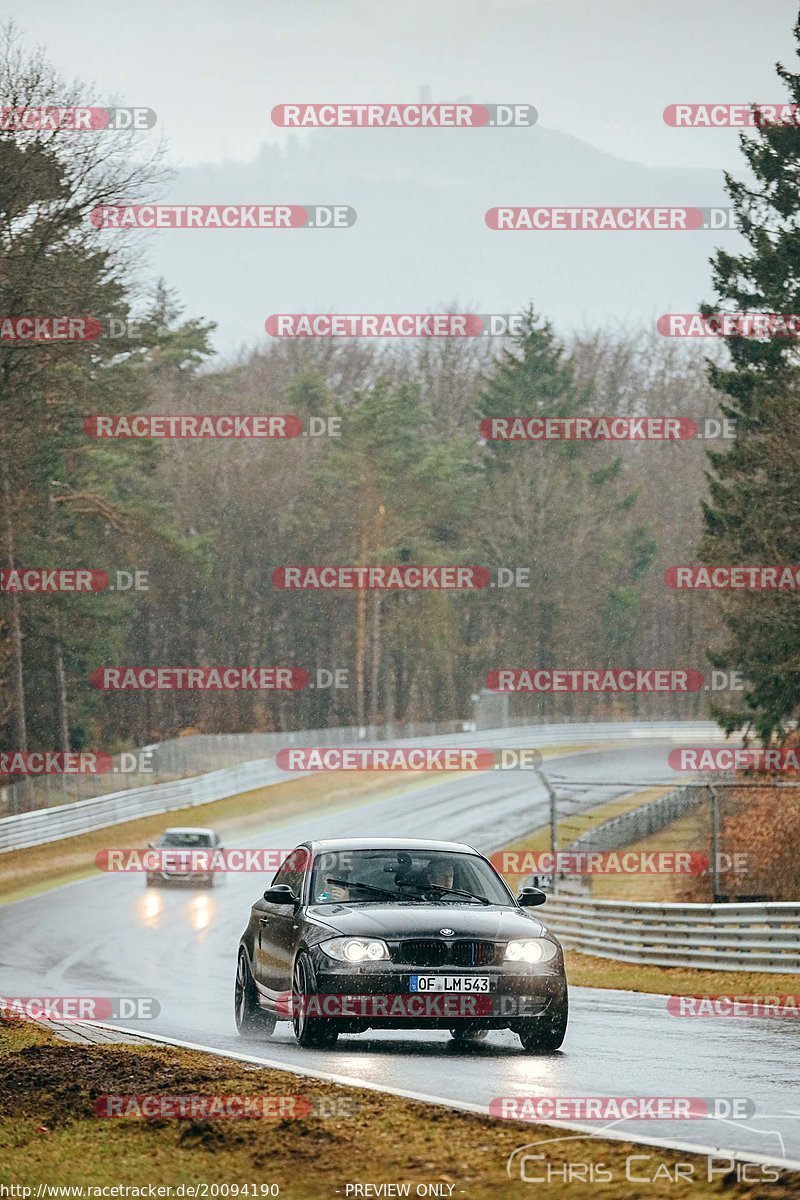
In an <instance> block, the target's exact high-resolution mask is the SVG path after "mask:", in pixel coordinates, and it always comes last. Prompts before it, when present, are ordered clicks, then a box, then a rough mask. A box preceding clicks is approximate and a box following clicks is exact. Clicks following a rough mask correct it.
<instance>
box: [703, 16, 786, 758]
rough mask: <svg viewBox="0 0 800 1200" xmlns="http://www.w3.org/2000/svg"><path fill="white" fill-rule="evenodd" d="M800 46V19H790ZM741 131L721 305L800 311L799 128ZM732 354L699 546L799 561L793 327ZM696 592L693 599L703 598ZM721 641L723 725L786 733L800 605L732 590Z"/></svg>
mask: <svg viewBox="0 0 800 1200" xmlns="http://www.w3.org/2000/svg"><path fill="white" fill-rule="evenodd" d="M794 33H795V39H796V41H797V44H798V53H800V20H799V21H798V23H797V25H796V26H795V30H794ZM777 71H778V75H779V77H780V79H781V80H782V81H783V83H784V84H785V85H786V87H787V88H788V92H789V96H788V100H789V102H791V103H792V104H794V105H797V104H800V74H798V73H796V72H792V71H789V70H788V69H786V68H785V67H782V66H780V65H778V67H777ZM753 112H754V115H755V120H756V128H755V132H753V133H752V134H750V133H747V134H742V136H741V138H740V142H741V148H742V152H743V154H744V157H745V159H746V161H747V164H748V167H749V168H750V178H749V179H748V181H746V182H745V181H742V180H736V179H733V178H732V177H731V176H730V175H726V185H727V190H728V194H729V196H730V199H731V204H732V206H733V209H734V212H735V215H736V223H737V226H738V228H739V229H740V230H741V233H742V235H743V237H744V239H745V241H746V242H747V248H746V249H745V250H744V251H743V252H742V253H741V254H730V253H727V252H725V251H721V250H720V251H718V252H717V254H716V255H715V257H714V258H713V259H712V264H713V280H714V286H715V290H716V293H717V297H718V302H717V304H716V306H713V307H712V306H711V305H703V306H702V308H701V311H702V312H703V313H704V314H706V315H708V314H710V313H711V312H714V311H729V312H765V313H778V314H786V313H798V312H800V188H799V187H798V183H800V128H798V127H797V126H796V125H794V124H787V125H771V124H767V123H763V122H761V123H759V118H758V108H757V106H754V108H753ZM725 341H726V344H727V348H728V351H729V355H730V358H729V362H727V363H726V364H724V365H719V364H711V366H710V368H709V375H710V381H711V383H712V385H713V386H714V387H715V388H716V389H717V390H718V391H719V392H720V393H722V397H723V398H722V401H721V405H720V407H721V411H722V413H723V414H724V416H725V417H727V418H730V419H731V420H733V421H734V422H735V438H734V440H733V441H732V443H731V445H730V447H729V448H728V449H727V450H723V451H719V450H717V451H711V452H709V459H710V470H709V472H708V482H709V499H708V500H707V502H706V503H705V504H704V506H703V516H704V536H703V541H702V543H701V547H700V551H701V555H702V557H703V559H704V561H706V562H708V563H720V564H739V565H753V566H763V565H768V566H771V565H783V564H798V563H800V461H798V455H797V451H796V446H797V434H798V424H800V421H799V420H798V399H800V353H799V352H798V346H797V342H796V341H795V340H794V339H792V338H783V337H773V338H751V337H742V336H730V337H726V339H725ZM699 599H700V598H698V602H699ZM721 605H722V611H723V618H724V622H725V626H726V628H727V637H726V642H725V645H724V646H723V647H722V649H721V650H718V651H715V652H714V653H712V654H711V655H710V657H711V661H712V662H713V664H714V665H715V666H717V667H724V668H729V669H733V670H741V671H743V672H744V673H745V676H746V679H747V681H748V682H747V687H746V689H745V691H744V692H743V693H741V694H740V695H741V699H740V700H739V701H738V702H737V703H736V704H732V705H729V706H720V707H718V708H716V709H715V715H716V716H717V717H718V719H719V720H720V721H721V723H722V725H723V727H724V728H725V729H727V730H728V732H732V731H733V730H736V729H744V730H745V732H746V733H750V732H754V733H755V734H756V735H757V736H758V737H759V738H760V739H761V740H762V741H765V742H766V741H769V740H770V739H771V738H773V737H774V736H775V735H780V733H781V731H782V729H783V728H784V726H785V724H786V722H787V721H789V720H790V719H792V718H795V717H796V716H797V714H798V712H799V711H800V610H798V605H797V598H796V596H794V595H792V594H780V593H766V592H752V593H749V594H742V593H736V594H731V595H729V596H726V597H723V599H722V600H721Z"/></svg>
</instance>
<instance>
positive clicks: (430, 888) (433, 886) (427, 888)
mask: <svg viewBox="0 0 800 1200" xmlns="http://www.w3.org/2000/svg"><path fill="white" fill-rule="evenodd" d="M406 886H407V887H418V888H421V889H422V891H424V892H441V894H442V895H443V896H445V895H446V896H466V897H467V899H469V900H479V901H480V902H481V904H491V903H492V902H491V900H487V898H486V897H485V896H477V895H476V894H475V892H465V891H462V890H461V888H449V887H445V886H444V885H443V884H441V883H413V884H407V885H406Z"/></svg>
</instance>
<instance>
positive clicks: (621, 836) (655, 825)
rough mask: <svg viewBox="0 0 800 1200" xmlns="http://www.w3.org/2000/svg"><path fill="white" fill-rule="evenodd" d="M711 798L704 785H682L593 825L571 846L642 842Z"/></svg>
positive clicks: (603, 846)
mask: <svg viewBox="0 0 800 1200" xmlns="http://www.w3.org/2000/svg"><path fill="white" fill-rule="evenodd" d="M704 798H705V799H707V798H708V791H707V789H706V788H705V787H682V788H676V790H675V791H674V792H667V793H666V795H664V796H658V797H656V799H655V800H649V801H648V802H647V804H642V805H640V807H639V808H632V809H630V811H629V812H625V813H620V814H619V816H617V817H612V818H611V820H610V821H603V822H602V824H600V825H596V826H595V827H594V828H593V829H587V831H586V833H582V834H581V836H580V837H579V838H576V839H575V841H574V842H571V843H570V845H569V847H568V849H569V850H570V851H572V850H620V849H621V848H622V847H623V846H630V845H631V843H632V842H640V841H642V840H643V839H644V838H647V837H650V835H651V834H653V833H659V832H660V831H661V830H662V829H665V828H666V826H667V825H671V824H672V822H673V821H677V820H678V818H679V817H682V816H685V814H686V813H687V812H690V811H691V809H693V808H696V807H697V805H698V804H699V803H700V802H701V801H702V800H703V799H704Z"/></svg>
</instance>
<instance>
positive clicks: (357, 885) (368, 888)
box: [325, 875, 398, 904]
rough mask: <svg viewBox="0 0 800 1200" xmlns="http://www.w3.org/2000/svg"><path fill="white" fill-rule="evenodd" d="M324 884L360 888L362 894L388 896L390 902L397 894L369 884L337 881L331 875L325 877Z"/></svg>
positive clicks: (345, 880) (343, 880) (346, 880)
mask: <svg viewBox="0 0 800 1200" xmlns="http://www.w3.org/2000/svg"><path fill="white" fill-rule="evenodd" d="M325 882H326V883H338V884H339V885H340V886H341V887H346V888H361V890H362V891H363V892H374V893H375V895H377V896H388V897H389V899H390V900H397V899H398V895H397V892H390V891H389V890H388V889H387V888H382V887H374V886H373V884H371V883H355V882H352V881H351V880H349V879H337V878H336V877H335V876H333V875H326V876H325ZM339 903H340V904H341V903H342V901H341V900H340V901H339Z"/></svg>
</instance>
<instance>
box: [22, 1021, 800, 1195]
mask: <svg viewBox="0 0 800 1200" xmlns="http://www.w3.org/2000/svg"><path fill="white" fill-rule="evenodd" d="M445 1053H446V1052H445ZM531 1078H533V1076H531ZM526 1090H527V1089H526ZM153 1094H158V1095H206V1096H208V1095H226V1096H230V1095H233V1094H242V1095H248V1096H251V1095H261V1096H272V1097H278V1096H298V1095H300V1096H303V1097H304V1098H306V1099H307V1100H308V1101H310V1103H311V1105H312V1106H314V1110H313V1111H314V1115H310V1116H303V1117H297V1118H287V1117H283V1118H280V1119H268V1118H265V1119H251V1120H235V1119H218V1120H205V1119H196V1118H195V1119H165V1118H159V1119H156V1120H154V1119H141V1118H132V1119H126V1118H119V1119H112V1120H107V1119H102V1118H99V1117H97V1116H95V1115H94V1104H95V1102H96V1101H97V1099H98V1098H99V1097H100V1096H103V1095H139V1096H141V1095H153ZM343 1112H344V1114H345V1115H342V1113H343ZM323 1113H325V1114H330V1113H336V1114H338V1115H335V1116H331V1115H322V1114H323ZM564 1133H565V1131H564V1130H557V1129H555V1128H553V1127H552V1126H551V1127H548V1126H543V1125H531V1124H528V1123H518V1122H506V1121H503V1122H501V1121H495V1120H491V1119H490V1118H487V1117H481V1116H477V1115H473V1114H470V1113H460V1112H457V1111H455V1110H449V1109H447V1108H443V1107H439V1106H433V1105H426V1104H424V1103H421V1102H418V1101H413V1100H405V1099H403V1098H401V1097H395V1096H390V1095H386V1094H382V1093H379V1092H372V1091H369V1090H366V1089H362V1088H346V1087H342V1086H339V1085H337V1084H331V1083H326V1082H324V1081H322V1080H315V1079H311V1078H308V1077H298V1076H296V1075H292V1074H291V1073H290V1072H286V1071H274V1070H270V1069H266V1068H259V1067H254V1066H249V1065H247V1064H244V1063H237V1062H235V1061H233V1060H229V1059H223V1058H218V1057H215V1056H213V1055H206V1054H200V1053H197V1052H193V1051H185V1050H179V1049H172V1048H165V1047H158V1048H150V1047H129V1046H124V1047H123V1046H117V1045H103V1046H83V1045H80V1046H76V1045H68V1044H65V1043H63V1042H59V1041H57V1040H56V1039H55V1037H54V1036H53V1035H52V1034H51V1033H50V1032H49V1031H48V1030H45V1029H42V1028H41V1027H38V1026H34V1025H31V1024H30V1023H22V1022H14V1021H9V1020H8V1019H5V1020H2V1021H0V1183H2V1184H6V1185H9V1184H16V1185H17V1187H19V1186H26V1187H31V1188H33V1189H34V1193H33V1194H35V1189H36V1187H37V1185H38V1184H56V1185H61V1186H81V1187H84V1188H86V1187H89V1186H93V1187H107V1186H109V1185H111V1186H113V1185H114V1184H122V1185H126V1186H130V1185H133V1186H135V1187H139V1188H144V1189H145V1192H144V1193H143V1194H145V1195H146V1194H147V1193H146V1189H147V1187H148V1185H157V1186H158V1185H168V1186H171V1187H176V1186H177V1185H180V1184H184V1185H195V1186H196V1185H208V1186H209V1187H210V1186H211V1185H213V1184H228V1185H231V1184H238V1185H239V1187H240V1188H241V1186H242V1185H243V1184H248V1185H250V1186H251V1187H253V1185H254V1186H255V1188H256V1189H260V1188H261V1186H262V1185H268V1184H276V1185H278V1187H279V1189H280V1197H281V1198H282V1200H322V1198H325V1200H334V1198H335V1197H336V1195H337V1194H338V1195H341V1196H345V1195H347V1185H348V1184H354V1183H360V1184H368V1183H369V1184H381V1183H383V1184H394V1185H398V1184H399V1185H404V1184H408V1185H410V1190H409V1193H408V1194H409V1195H411V1196H414V1195H416V1194H418V1193H417V1190H416V1189H417V1186H418V1185H427V1186H428V1187H430V1185H432V1184H436V1185H438V1191H437V1192H432V1193H431V1194H434V1195H439V1196H444V1197H449V1196H452V1197H462V1196H463V1197H468V1198H469V1200H497V1198H498V1197H500V1198H505V1197H509V1198H511V1197H519V1196H520V1195H522V1194H525V1195H535V1196H536V1198H537V1200H554V1198H555V1197H557V1196H563V1195H564V1193H565V1191H566V1190H567V1189H568V1194H569V1197H570V1200H597V1198H598V1197H602V1198H603V1200H622V1198H623V1197H625V1198H627V1197H629V1196H631V1195H632V1194H642V1193H641V1192H638V1193H635V1192H633V1191H632V1188H631V1182H630V1180H629V1179H628V1178H626V1166H628V1164H627V1159H628V1156H631V1155H639V1156H642V1155H645V1156H646V1158H644V1159H642V1158H641V1157H639V1158H637V1159H636V1160H635V1163H633V1164H631V1165H630V1170H631V1171H632V1172H633V1173H634V1174H635V1175H637V1176H638V1177H639V1178H641V1177H642V1176H643V1175H644V1174H645V1173H646V1174H647V1175H648V1176H649V1177H651V1178H652V1182H650V1183H648V1184H647V1185H646V1195H647V1197H648V1200H667V1198H669V1200H707V1198H712V1197H728V1198H733V1200H790V1197H796V1196H797V1195H798V1194H799V1193H800V1173H798V1172H785V1173H784V1172H779V1173H778V1176H779V1177H778V1178H777V1179H776V1180H775V1181H773V1182H759V1183H743V1182H740V1181H738V1180H737V1178H736V1171H735V1169H733V1170H725V1169H724V1164H723V1163H722V1162H721V1161H720V1160H716V1162H715V1165H716V1167H717V1169H718V1170H719V1173H718V1174H717V1175H716V1176H715V1177H714V1178H713V1179H712V1180H711V1181H708V1179H707V1176H708V1170H709V1163H708V1160H706V1158H705V1157H703V1156H695V1155H690V1154H686V1153H685V1152H681V1153H674V1152H671V1151H668V1150H661V1149H656V1148H648V1147H642V1146H635V1145H632V1144H630V1143H625V1142H612V1141H608V1140H603V1139H599V1138H594V1137H592V1138H583V1139H581V1140H579V1141H575V1140H567V1141H555V1142H553V1143H551V1144H549V1145H545V1146H544V1147H541V1148H539V1147H534V1148H533V1150H532V1152H533V1153H538V1152H544V1153H545V1154H546V1159H545V1160H538V1161H537V1162H535V1163H531V1164H529V1170H530V1172H531V1173H532V1174H535V1175H543V1174H544V1173H545V1172H547V1171H549V1172H550V1173H551V1174H552V1177H553V1182H551V1183H537V1184H536V1185H535V1188H534V1189H531V1187H530V1185H528V1186H525V1185H524V1184H523V1183H521V1181H520V1178H519V1173H517V1175H516V1178H515V1179H512V1178H509V1177H508V1175H507V1174H506V1161H507V1159H508V1156H509V1155H510V1154H511V1153H512V1152H513V1151H514V1150H515V1149H517V1148H518V1147H520V1146H522V1145H525V1144H528V1143H531V1142H537V1141H540V1140H544V1139H547V1138H550V1137H554V1138H558V1137H561V1136H563V1135H564ZM570 1163H580V1164H583V1171H584V1173H585V1172H586V1171H587V1164H590V1165H592V1166H593V1167H594V1171H595V1172H596V1171H597V1170H598V1168H599V1167H600V1165H601V1164H602V1167H603V1168H604V1171H605V1172H606V1179H608V1175H610V1176H611V1179H610V1181H607V1182H603V1183H602V1184H598V1182H592V1181H591V1180H590V1179H588V1178H587V1179H584V1180H581V1179H577V1180H575V1179H573V1180H572V1181H571V1182H569V1183H567V1184H565V1183H564V1178H565V1174H564V1173H565V1172H566V1171H568V1170H570V1168H569V1165H568V1164H570ZM573 1170H574V1168H573ZM678 1170H682V1171H683V1178H682V1179H681V1178H680V1175H678V1178H677V1180H676V1179H675V1175H676V1172H677V1171H678ZM767 1170H769V1169H768V1168H764V1171H767ZM690 1172H691V1174H690V1175H689V1173H690ZM757 1173H761V1169H760V1168H755V1167H753V1168H751V1178H753V1177H754V1176H755V1175H756V1174H757ZM687 1175H689V1177H688V1178H687ZM640 1186H641V1185H640ZM16 1194H17V1195H19V1194H20V1193H19V1192H17V1193H16ZM140 1194H142V1193H140ZM208 1194H210V1193H208ZM228 1194H229V1195H230V1194H231V1192H230V1191H229V1192H228ZM239 1194H240V1195H241V1194H242V1192H241V1191H240V1193H239ZM249 1194H250V1195H253V1194H256V1195H260V1194H262V1193H260V1191H256V1192H255V1193H254V1192H253V1191H250V1192H249ZM350 1194H351V1195H353V1193H352V1192H351V1193H350ZM363 1194H364V1193H363V1192H362V1195H363ZM367 1194H372V1195H375V1194H379V1193H374V1192H373V1193H367ZM388 1194H390V1195H391V1194H392V1193H391V1192H389V1193H388ZM395 1194H397V1193H395ZM400 1194H402V1193H400ZM421 1194H425V1193H424V1192H423V1193H421Z"/></svg>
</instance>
